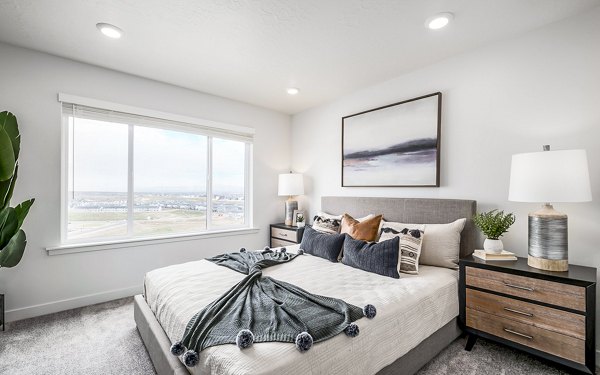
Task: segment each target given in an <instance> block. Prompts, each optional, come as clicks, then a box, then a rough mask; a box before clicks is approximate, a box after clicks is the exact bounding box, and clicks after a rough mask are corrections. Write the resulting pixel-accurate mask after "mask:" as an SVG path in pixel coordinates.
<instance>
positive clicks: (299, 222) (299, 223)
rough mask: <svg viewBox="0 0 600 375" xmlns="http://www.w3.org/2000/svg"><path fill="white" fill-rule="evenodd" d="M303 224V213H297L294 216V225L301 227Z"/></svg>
mask: <svg viewBox="0 0 600 375" xmlns="http://www.w3.org/2000/svg"><path fill="white" fill-rule="evenodd" d="M304 224H305V222H304V215H303V214H298V215H297V216H296V226H297V227H298V228H302V227H304Z"/></svg>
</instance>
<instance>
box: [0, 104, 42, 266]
mask: <svg viewBox="0 0 600 375" xmlns="http://www.w3.org/2000/svg"><path fill="white" fill-rule="evenodd" d="M20 149H21V135H20V134H19V126H18V124H17V118H16V117H15V115H13V114H12V113H10V112H6V111H4V112H0V268H2V267H14V266H16V265H17V264H19V262H20V261H21V258H22V257H23V252H24V251H25V245H26V244H27V239H26V237H25V232H24V231H23V229H21V225H23V221H25V217H26V216H27V213H28V212H29V208H31V205H32V204H33V202H34V199H29V200H26V201H25V202H23V203H21V204H19V205H17V206H16V207H10V199H11V198H12V193H13V191H14V188H15V183H16V182H17V171H18V170H19V163H18V160H19V151H20Z"/></svg>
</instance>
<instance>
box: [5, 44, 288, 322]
mask: <svg viewBox="0 0 600 375" xmlns="http://www.w3.org/2000/svg"><path fill="white" fill-rule="evenodd" d="M0 56H2V58H1V59H0V111H2V110H9V111H11V112H13V113H14V114H15V115H16V116H17V118H18V121H19V127H20V130H21V136H22V146H21V147H22V148H21V156H20V168H19V178H18V182H17V187H16V191H15V194H14V197H13V205H15V204H16V203H18V202H20V201H21V200H24V199H26V198H29V197H35V198H36V202H35V205H34V206H33V208H32V210H31V212H30V214H29V216H28V217H27V220H26V222H25V225H24V229H25V231H26V233H27V239H28V246H27V249H26V252H25V256H24V257H23V260H22V261H21V263H20V264H19V265H18V266H17V267H15V268H12V269H0V292H4V293H6V295H7V296H6V299H7V310H8V315H7V320H9V321H10V320H16V319H21V318H25V317H29V316H33V315H39V314H42V313H49V312H53V311H58V310H61V309H65V308H71V307H76V306H82V305H86V304H90V303H97V302H101V301H104V300H109V299H113V298H118V297H122V296H127V295H132V294H134V293H137V292H139V291H141V287H142V280H143V277H144V274H145V272H146V271H149V270H151V269H154V268H157V267H161V266H166V265H170V264H176V263H181V262H186V261H191V260H197V259H201V258H204V257H206V256H208V255H214V254H218V253H220V252H223V251H225V250H228V249H230V250H233V249H238V248H239V247H241V246H245V247H248V248H260V247H262V246H265V245H266V244H267V243H268V237H269V234H268V225H269V224H270V223H272V222H274V220H277V221H280V220H282V216H283V200H281V199H279V197H278V196H277V174H278V173H283V172H285V171H287V170H289V167H290V151H289V150H290V141H289V140H290V126H291V124H290V117H289V116H288V115H283V114H280V113H277V112H274V111H270V110H266V109H263V108H259V107H255V106H251V105H248V104H244V103H240V102H236V101H233V100H229V99H224V98H220V97H215V96H211V95H207V94H203V93H199V92H195V91H191V90H187V89H183V88H180V87H175V86H171V85H167V84H162V83H159V82H155V81H151V80H147V79H143V78H139V77H135V76H131V75H127V74H122V73H118V72H115V71H111V70H107V69H102V68H98V67H94V66H91V65H86V64H81V63H77V62H74V61H70V60H66V59H62V58H58V57H55V56H51V55H47V54H43V53H39V52H35V51H31V50H27V49H22V48H17V47H14V46H9V45H6V44H0ZM58 92H65V93H69V94H75V95H81V96H86V97H91V98H96V99H101V100H106V101H111V102H116V103H122V104H128V105H133V106H138V107H145V108H150V109H155V110H159V111H164V112H170V113H175V114H181V115H187V116H193V117H197V118H201V119H207V120H214V121H221V122H226V123H231V124H238V125H243V126H249V127H252V128H255V129H256V135H255V143H254V145H255V147H254V224H255V227H258V228H260V232H259V233H257V234H251V235H243V236H231V237H220V238H210V239H203V240H196V241H185V242H173V243H168V244H161V245H154V246H140V247H132V248H121V249H113V250H104V251H95V252H87V253H78V254H68V255H56V256H48V255H47V254H46V251H45V250H44V249H45V248H46V247H48V246H55V245H58V244H59V241H60V209H59V207H60V175H61V169H60V160H61V148H60V147H61V146H60V145H61V122H60V121H61V119H60V105H59V103H58V102H57V93H58Z"/></svg>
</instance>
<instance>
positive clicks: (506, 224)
mask: <svg viewBox="0 0 600 375" xmlns="http://www.w3.org/2000/svg"><path fill="white" fill-rule="evenodd" d="M473 222H474V223H475V225H476V226H477V228H479V229H481V231H482V232H483V234H485V235H486V237H487V238H489V239H490V240H497V239H499V238H500V237H501V236H502V235H503V234H504V233H506V232H508V228H510V226H511V225H513V224H514V223H515V215H514V214H513V213H508V214H504V211H498V210H491V211H488V212H482V213H478V214H476V215H475V216H474V217H473Z"/></svg>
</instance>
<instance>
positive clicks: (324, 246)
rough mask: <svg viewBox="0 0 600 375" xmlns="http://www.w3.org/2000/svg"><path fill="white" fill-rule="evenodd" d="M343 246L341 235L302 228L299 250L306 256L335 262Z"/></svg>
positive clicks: (342, 236)
mask: <svg viewBox="0 0 600 375" xmlns="http://www.w3.org/2000/svg"><path fill="white" fill-rule="evenodd" d="M343 245H344V235H343V234H327V233H322V232H319V231H316V230H314V229H313V228H311V227H308V226H307V227H305V228H304V234H303V235H302V242H301V243H300V248H301V249H303V250H304V252H305V253H307V254H310V255H314V256H318V257H321V258H323V259H327V260H329V261H331V262H337V261H338V257H339V255H340V252H341V251H342V246H343Z"/></svg>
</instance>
